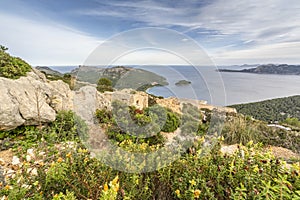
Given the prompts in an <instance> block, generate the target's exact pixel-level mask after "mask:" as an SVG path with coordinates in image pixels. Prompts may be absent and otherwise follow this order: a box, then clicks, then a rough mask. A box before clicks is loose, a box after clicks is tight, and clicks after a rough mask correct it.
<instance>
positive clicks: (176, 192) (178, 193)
mask: <svg viewBox="0 0 300 200" xmlns="http://www.w3.org/2000/svg"><path fill="white" fill-rule="evenodd" d="M175 194H176V195H177V197H179V196H180V190H178V189H177V190H175Z"/></svg>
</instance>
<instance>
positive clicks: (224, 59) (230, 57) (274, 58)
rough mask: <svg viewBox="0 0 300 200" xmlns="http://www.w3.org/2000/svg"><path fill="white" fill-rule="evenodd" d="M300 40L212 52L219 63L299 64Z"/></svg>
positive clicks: (212, 55)
mask: <svg viewBox="0 0 300 200" xmlns="http://www.w3.org/2000/svg"><path fill="white" fill-rule="evenodd" d="M299 53H300V42H294V43H291V42H287V43H280V44H270V45H262V46H259V47H254V48H250V49H246V50H234V51H225V50H223V51H221V52H218V53H214V54H211V57H212V58H213V59H214V61H215V62H216V63H217V64H219V65H223V64H241V63H249V64H251V63H255V64H256V63H289V64H299V63H300V58H299Z"/></svg>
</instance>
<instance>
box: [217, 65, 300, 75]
mask: <svg viewBox="0 0 300 200" xmlns="http://www.w3.org/2000/svg"><path fill="white" fill-rule="evenodd" d="M218 71H220V72H242V73H255V74H282V75H300V65H288V64H279V65H275V64H267V65H259V66H257V67H255V68H250V69H242V70H231V69H219V70H218Z"/></svg>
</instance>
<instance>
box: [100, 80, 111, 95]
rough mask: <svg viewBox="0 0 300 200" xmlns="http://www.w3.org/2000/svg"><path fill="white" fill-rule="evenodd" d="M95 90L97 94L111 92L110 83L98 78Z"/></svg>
mask: <svg viewBox="0 0 300 200" xmlns="http://www.w3.org/2000/svg"><path fill="white" fill-rule="evenodd" d="M97 90H98V91H99V92H105V91H113V87H112V81H111V80H110V79H108V78H100V79H99V81H98V83H97Z"/></svg>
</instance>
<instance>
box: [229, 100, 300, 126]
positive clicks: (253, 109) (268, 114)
mask: <svg viewBox="0 0 300 200" xmlns="http://www.w3.org/2000/svg"><path fill="white" fill-rule="evenodd" d="M230 107H233V108H236V109H237V111H238V112H239V113H242V114H244V115H250V116H253V117H254V118H255V119H259V120H263V121H267V122H271V121H284V120H285V119H286V118H298V119H300V95H297V96H291V97H285V98H278V99H272V100H266V101H261V102H255V103H247V104H237V105H232V106H230Z"/></svg>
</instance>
